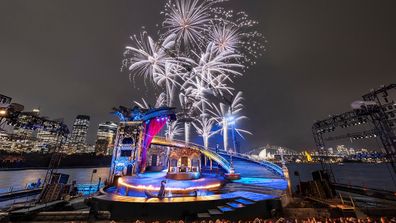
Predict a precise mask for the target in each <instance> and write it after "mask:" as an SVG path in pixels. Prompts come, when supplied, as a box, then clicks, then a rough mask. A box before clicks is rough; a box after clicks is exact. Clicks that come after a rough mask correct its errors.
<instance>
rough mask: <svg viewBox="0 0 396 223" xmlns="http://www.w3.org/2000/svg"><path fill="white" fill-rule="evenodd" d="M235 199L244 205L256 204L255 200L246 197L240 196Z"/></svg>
mask: <svg viewBox="0 0 396 223" xmlns="http://www.w3.org/2000/svg"><path fill="white" fill-rule="evenodd" d="M234 201H236V202H238V203H241V204H244V205H249V204H254V202H252V201H249V200H246V199H243V198H238V199H236V200H234Z"/></svg>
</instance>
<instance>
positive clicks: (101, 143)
mask: <svg viewBox="0 0 396 223" xmlns="http://www.w3.org/2000/svg"><path fill="white" fill-rule="evenodd" d="M117 127H118V126H117V124H116V123H114V122H105V123H101V124H99V128H98V133H97V134H96V143H95V152H96V154H102V155H109V154H110V152H111V148H112V147H113V144H114V137H115V134H116V133H117Z"/></svg>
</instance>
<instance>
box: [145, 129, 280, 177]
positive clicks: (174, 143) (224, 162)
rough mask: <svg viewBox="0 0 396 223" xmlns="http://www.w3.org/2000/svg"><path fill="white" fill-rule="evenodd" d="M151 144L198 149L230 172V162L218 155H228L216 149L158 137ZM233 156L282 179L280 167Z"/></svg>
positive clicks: (236, 155)
mask: <svg viewBox="0 0 396 223" xmlns="http://www.w3.org/2000/svg"><path fill="white" fill-rule="evenodd" d="M151 143H152V144H159V145H169V146H175V147H179V148H181V147H190V148H195V149H198V150H200V151H202V152H203V153H204V155H206V156H207V157H209V158H211V159H213V160H214V161H216V162H217V163H219V164H220V165H221V166H222V167H223V168H224V169H225V170H226V171H227V172H230V171H231V170H232V167H231V164H230V162H229V161H228V160H227V159H225V158H224V157H223V156H221V155H219V154H224V155H229V154H228V153H227V152H225V151H218V153H219V154H218V153H216V152H215V151H216V149H214V148H210V147H208V148H207V149H206V148H205V147H203V146H202V145H199V144H196V143H191V142H189V143H186V142H185V141H182V140H175V139H174V140H169V139H166V138H164V137H159V136H155V137H154V138H153V141H152V142H151ZM232 155H233V156H235V157H237V158H241V159H245V160H247V161H250V162H254V163H257V164H259V165H262V166H264V167H265V168H267V169H268V170H270V171H273V172H274V173H275V174H277V175H279V176H281V177H284V174H283V170H282V168H281V167H280V166H278V165H276V164H273V163H271V162H268V161H256V160H253V159H251V158H250V157H249V156H248V155H246V154H241V153H233V154H232Z"/></svg>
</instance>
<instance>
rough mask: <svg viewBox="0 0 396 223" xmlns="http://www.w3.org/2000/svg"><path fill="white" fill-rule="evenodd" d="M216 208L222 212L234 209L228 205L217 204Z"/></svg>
mask: <svg viewBox="0 0 396 223" xmlns="http://www.w3.org/2000/svg"><path fill="white" fill-rule="evenodd" d="M217 208H218V209H219V210H220V211H221V212H223V213H224V212H230V211H234V208H232V207H229V206H217Z"/></svg>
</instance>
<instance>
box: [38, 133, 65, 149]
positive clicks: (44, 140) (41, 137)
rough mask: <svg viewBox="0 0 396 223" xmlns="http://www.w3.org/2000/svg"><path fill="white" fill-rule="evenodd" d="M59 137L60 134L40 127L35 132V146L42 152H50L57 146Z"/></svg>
mask: <svg viewBox="0 0 396 223" xmlns="http://www.w3.org/2000/svg"><path fill="white" fill-rule="evenodd" d="M61 138H62V136H59V135H58V134H56V133H54V132H51V131H48V130H44V129H40V130H38V132H37V139H38V143H37V147H38V148H40V149H41V151H42V152H51V150H53V149H55V148H56V147H57V146H59V144H60V140H61Z"/></svg>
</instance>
